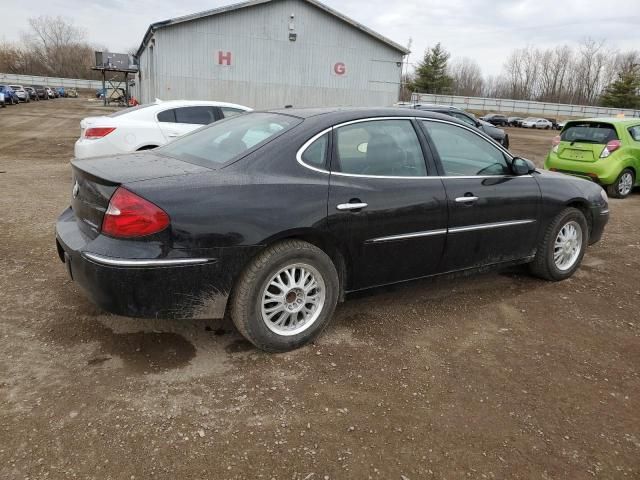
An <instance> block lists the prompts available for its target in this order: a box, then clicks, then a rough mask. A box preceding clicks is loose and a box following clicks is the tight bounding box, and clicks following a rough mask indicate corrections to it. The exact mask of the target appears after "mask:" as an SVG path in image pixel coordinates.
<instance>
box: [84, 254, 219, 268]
mask: <svg viewBox="0 0 640 480" xmlns="http://www.w3.org/2000/svg"><path fill="white" fill-rule="evenodd" d="M82 256H83V257H84V258H86V259H87V260H91V261H92V262H95V263H99V264H101V265H107V266H110V267H179V266H182V265H198V264H203V263H209V262H214V261H215V259H211V258H159V259H153V258H149V259H146V258H115V257H105V256H104V255H98V254H95V253H90V252H82Z"/></svg>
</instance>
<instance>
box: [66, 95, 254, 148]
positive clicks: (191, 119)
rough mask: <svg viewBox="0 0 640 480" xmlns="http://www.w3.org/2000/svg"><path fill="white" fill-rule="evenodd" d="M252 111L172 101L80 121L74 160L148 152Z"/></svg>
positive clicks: (204, 102) (215, 103) (211, 103)
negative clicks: (211, 124)
mask: <svg viewBox="0 0 640 480" xmlns="http://www.w3.org/2000/svg"><path fill="white" fill-rule="evenodd" d="M249 110H251V109H250V108H248V107H244V106H242V105H235V104H233V103H223V102H207V101H193V100H173V101H169V102H156V103H152V104H147V105H140V106H137V107H133V108H128V109H125V110H119V111H117V112H115V113H112V114H111V115H108V116H101V117H87V118H85V119H83V120H82V121H81V122H80V131H81V134H80V138H79V139H78V141H77V142H76V144H75V156H76V158H89V157H97V156H102V155H113V154H117V153H128V152H133V151H136V150H147V149H150V148H155V147H158V146H160V145H164V144H165V143H167V142H169V141H171V140H173V139H175V138H177V137H179V136H181V135H184V134H186V133H189V132H191V131H193V130H195V129H197V128H200V127H202V126H203V125H208V124H210V123H212V122H215V121H217V120H221V119H223V118H226V117H230V116H234V115H237V114H239V113H244V112H247V111H249Z"/></svg>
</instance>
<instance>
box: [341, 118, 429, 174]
mask: <svg viewBox="0 0 640 480" xmlns="http://www.w3.org/2000/svg"><path fill="white" fill-rule="evenodd" d="M335 132H336V136H335V141H336V143H337V147H336V152H337V161H336V164H334V166H333V170H334V171H339V172H342V173H349V174H356V175H369V176H392V177H422V176H426V175H427V169H426V165H425V161H424V156H423V154H422V148H421V147H420V142H419V140H418V136H417V134H416V132H415V130H414V128H413V125H412V123H411V121H410V120H371V121H367V122H359V123H354V124H352V125H346V126H344V127H340V128H337V129H336V130H335Z"/></svg>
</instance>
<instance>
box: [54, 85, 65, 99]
mask: <svg viewBox="0 0 640 480" xmlns="http://www.w3.org/2000/svg"><path fill="white" fill-rule="evenodd" d="M55 90H56V92H57V93H58V96H59V97H63V98H64V97H66V96H67V92H66V91H65V89H64V87H58V88H56V89H55Z"/></svg>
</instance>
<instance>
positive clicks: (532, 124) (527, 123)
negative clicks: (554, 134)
mask: <svg viewBox="0 0 640 480" xmlns="http://www.w3.org/2000/svg"><path fill="white" fill-rule="evenodd" d="M551 127H553V125H552V124H551V122H550V121H549V120H547V119H545V118H533V117H530V118H525V119H524V120H523V121H522V128H538V129H542V130H549V129H550V128H551Z"/></svg>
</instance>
